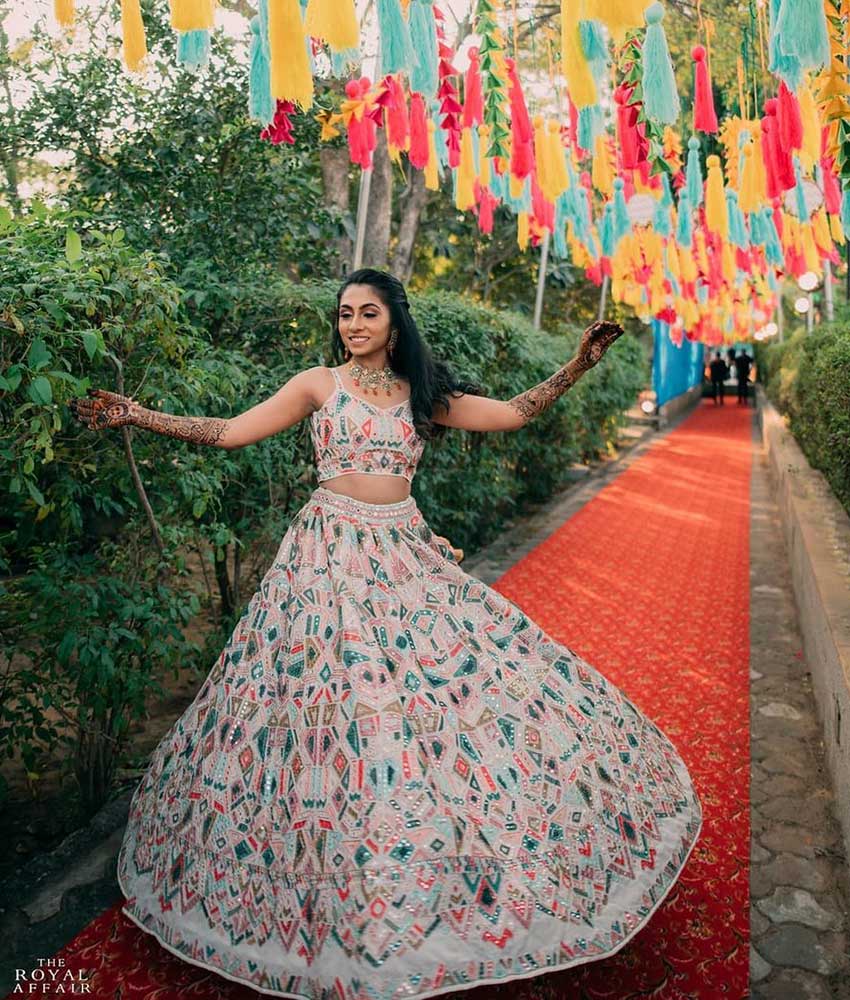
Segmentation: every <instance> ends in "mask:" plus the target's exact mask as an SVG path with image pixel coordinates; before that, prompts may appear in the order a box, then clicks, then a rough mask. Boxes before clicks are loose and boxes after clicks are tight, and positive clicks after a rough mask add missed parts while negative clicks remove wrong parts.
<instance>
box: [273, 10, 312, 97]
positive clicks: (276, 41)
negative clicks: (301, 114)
mask: <svg viewBox="0 0 850 1000" xmlns="http://www.w3.org/2000/svg"><path fill="white" fill-rule="evenodd" d="M269 55H270V59H269V64H270V75H271V91H272V97H278V98H280V99H281V100H283V101H295V102H296V103H297V104H300V105H301V107H302V108H304V109H305V110H306V109H307V108H309V107H310V106H311V105H312V103H313V74H312V73H311V72H310V60H309V58H308V56H307V48H306V44H305V35H304V25H303V23H302V21H301V5H300V4H299V3H298V0H271V2H270V3H269Z"/></svg>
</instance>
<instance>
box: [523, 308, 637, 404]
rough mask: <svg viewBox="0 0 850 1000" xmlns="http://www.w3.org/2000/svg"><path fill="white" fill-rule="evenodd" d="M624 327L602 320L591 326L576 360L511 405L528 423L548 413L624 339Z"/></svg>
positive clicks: (579, 348)
mask: <svg viewBox="0 0 850 1000" xmlns="http://www.w3.org/2000/svg"><path fill="white" fill-rule="evenodd" d="M622 334H623V328H622V327H621V326H620V325H619V324H617V323H611V322H609V321H607V320H600V321H599V322H596V323H591V324H590V326H589V327H588V328H587V329H586V330H585V331H584V333H583V334H582V336H581V341H580V342H579V346H578V351H577V352H576V355H575V357H573V358H571V359H570V360H569V361H568V362H567V363H566V364H565V365H564V367H563V368H561V369H559V370H558V371H556V372H555V374H554V375H552V376H550V377H549V378H547V379H546V381H545V382H540V383H539V384H538V385H535V386H533V387H532V388H531V389H528V390H526V391H525V392H522V393H520V394H519V395H518V396H514V397H513V399H509V400H508V403H509V405H510V406H512V407H513V408H514V409H515V410H518V411H519V413H520V414H521V415H522V417H523V418H524V421H523V422H524V423H528V421H529V420H531V419H532V418H533V417H536V416H537V415H538V414H540V413H542V412H543V411H544V410H547V409H548V408H549V407H550V406H551V405H552V404H553V403H554V402H555V401H556V400H557V399H560V397H561V396H563V394H564V393H565V392H566V391H567V390H568V389H570V388H572V386H574V385H575V384H576V382H577V381H578V380H579V379H580V378H581V376H582V375H583V374H584V373H585V372H586V371H589V370H590V369H591V368H592V367H593V366H594V365H595V364H596V363H597V362H598V361H599V360H600V359H601V358H602V355H603V354H604V353H605V352H606V351H607V350H608V348H609V347H610V346H611V345H612V344H613V343H614V341H615V340H616V339H617V338H618V337H620V336H622Z"/></svg>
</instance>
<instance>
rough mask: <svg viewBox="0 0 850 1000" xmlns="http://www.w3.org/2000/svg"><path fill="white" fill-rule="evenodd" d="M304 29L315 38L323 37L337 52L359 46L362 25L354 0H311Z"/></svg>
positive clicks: (305, 17) (305, 16)
mask: <svg viewBox="0 0 850 1000" xmlns="http://www.w3.org/2000/svg"><path fill="white" fill-rule="evenodd" d="M304 30H305V31H306V33H307V34H308V35H312V37H313V38H321V39H322V40H323V41H325V42H327V43H328V45H329V46H330V47H331V49H333V50H335V51H337V52H342V51H344V50H345V49H355V48H357V46H358V45H359V44H360V26H359V25H358V24H357V13H356V11H355V10H354V0H309V3H308V4H307V12H306V14H305V15H304Z"/></svg>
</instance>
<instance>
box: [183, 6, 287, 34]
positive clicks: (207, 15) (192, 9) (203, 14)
mask: <svg viewBox="0 0 850 1000" xmlns="http://www.w3.org/2000/svg"><path fill="white" fill-rule="evenodd" d="M269 6H270V7H273V6H274V0H272V3H271V4H270V5H269ZM214 26H215V0H171V27H172V28H174V30H175V31H201V30H202V29H205V28H212V27H214Z"/></svg>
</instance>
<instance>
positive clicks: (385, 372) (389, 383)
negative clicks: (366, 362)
mask: <svg viewBox="0 0 850 1000" xmlns="http://www.w3.org/2000/svg"><path fill="white" fill-rule="evenodd" d="M348 370H349V371H350V372H351V379H352V381H353V382H354V384H355V385H356V386H357V388H358V389H359V388H360V387H361V386H362V387H363V389H364V391H365V392H367V393H370V392H371V393H372V394H373V395H375V396H378V395H380V389H385V390H386V393H387V395H388V396H391V395H392V390H393V388H396V389H400V388H401V383H400V382H399V380H398V375H396V373H395V372H394V371H393V370H392V368H387V367H384V368H364V367H363V365H359V364H357V363H356V362H355V363H354V364H352V365H350V366H349V368H348Z"/></svg>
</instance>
